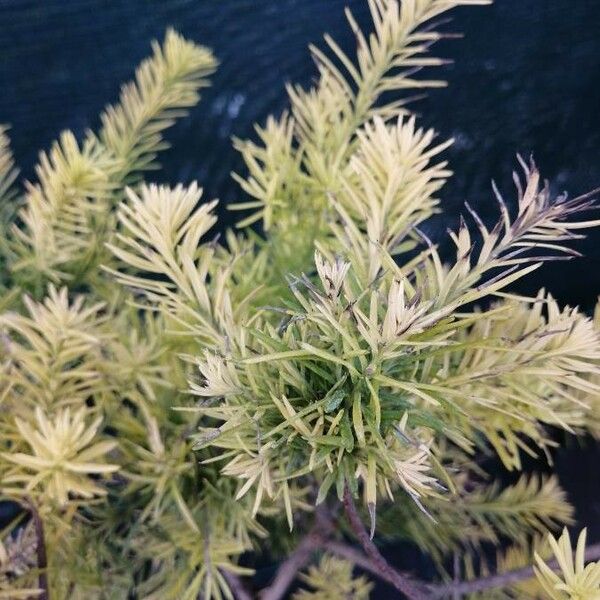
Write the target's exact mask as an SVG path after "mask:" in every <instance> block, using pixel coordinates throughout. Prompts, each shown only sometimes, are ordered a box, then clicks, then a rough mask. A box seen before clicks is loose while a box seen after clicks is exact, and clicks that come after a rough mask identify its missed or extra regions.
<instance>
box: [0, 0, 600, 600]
mask: <svg viewBox="0 0 600 600" xmlns="http://www.w3.org/2000/svg"><path fill="white" fill-rule="evenodd" d="M483 3H484V2H479V1H475V0H403V1H402V2H401V3H400V2H398V1H397V0H370V1H369V7H370V12H371V17H372V31H371V32H368V33H367V32H363V31H361V30H360V29H359V27H358V25H357V24H356V22H355V21H354V19H353V17H352V15H351V14H350V13H349V12H348V13H347V17H348V20H349V22H350V26H351V27H352V29H353V31H354V34H355V37H356V41H357V50H356V56H355V57H350V56H348V55H347V54H345V53H344V52H343V51H342V50H341V49H340V47H339V46H338V45H337V44H336V43H335V41H333V40H332V39H331V38H329V37H326V38H325V41H326V45H327V46H328V51H323V50H320V49H317V48H312V49H311V51H312V54H313V57H314V59H315V62H316V65H317V69H318V79H317V81H316V83H315V84H314V86H313V87H311V88H310V89H308V90H305V89H302V88H299V87H290V88H289V98H290V109H289V111H287V112H285V113H284V114H282V115H281V116H280V117H278V118H273V117H272V118H269V119H268V121H267V123H266V125H265V126H264V127H262V128H258V130H257V131H258V138H257V140H255V141H242V140H235V147H236V148H237V149H238V150H239V151H240V152H241V154H242V156H243V159H244V161H245V164H246V167H247V172H246V173H243V174H241V175H235V178H236V179H237V180H238V182H239V183H240V187H241V191H240V197H241V201H240V203H238V204H236V205H234V206H233V207H231V208H233V209H235V210H240V211H243V217H242V219H241V221H240V222H239V223H238V228H237V230H236V231H228V232H227V233H226V234H225V236H224V239H223V241H222V242H220V241H219V240H218V239H216V237H215V224H216V222H217V217H216V214H215V207H216V202H214V201H209V202H206V201H204V199H203V198H202V190H201V188H200V187H198V185H197V184H192V185H190V186H187V187H183V186H177V187H173V188H170V187H166V186H156V185H152V184H146V183H144V182H143V179H142V178H143V174H144V173H145V172H146V171H148V170H149V169H151V168H153V167H154V166H155V165H156V162H155V159H156V155H157V153H158V151H160V150H162V149H163V148H164V147H165V143H164V142H163V140H162V137H161V134H162V132H163V130H164V129H166V128H167V127H168V126H170V125H171V124H172V123H173V121H174V120H175V119H176V118H177V117H179V116H180V115H181V114H184V113H185V110H186V109H188V108H189V107H191V106H192V105H194V104H195V103H196V102H197V100H198V98H199V95H198V94H199V91H200V89H201V88H202V87H203V86H205V85H206V84H207V77H208V76H209V75H210V74H211V72H212V71H213V70H214V68H215V60H214V58H213V57H212V55H211V54H210V52H209V51H208V50H206V49H204V48H202V47H199V46H196V45H195V44H193V43H191V42H189V41H186V40H184V39H183V38H181V37H180V36H179V35H177V34H176V33H174V32H172V31H169V32H168V33H167V35H166V37H165V40H164V42H163V44H162V45H158V44H156V45H155V46H154V51H153V55H152V57H151V58H149V59H148V60H147V61H145V62H144V63H143V64H142V65H141V66H140V67H139V69H138V71H137V73H136V78H135V80H134V82H133V83H131V84H129V85H127V86H125V87H124V88H123V92H122V94H121V98H120V101H119V103H118V104H116V105H115V106H112V107H109V108H107V109H106V111H105V112H104V113H103V115H102V118H101V126H100V129H99V131H97V132H90V133H88V134H87V135H86V137H85V139H84V140H77V139H76V138H75V136H73V135H72V134H71V133H69V132H66V133H64V134H62V135H61V137H60V139H59V140H58V141H57V142H56V143H55V144H54V145H53V146H52V148H51V149H50V151H49V152H47V153H42V154H41V155H40V160H39V166H38V168H37V172H36V179H35V181H33V182H31V183H27V184H26V186H25V188H24V192H22V193H21V192H19V191H18V190H16V188H15V187H14V185H13V184H14V180H15V178H16V171H15V169H14V166H13V160H12V156H11V154H10V149H9V144H8V138H7V135H6V129H3V130H2V132H1V135H0V194H1V196H2V210H3V223H2V224H3V235H2V245H1V250H2V258H1V264H2V269H3V272H2V288H1V293H2V296H1V300H0V309H1V314H0V336H1V339H0V342H1V343H0V361H1V379H0V407H1V411H0V444H1V446H0V450H1V451H0V476H1V481H2V485H1V491H2V497H3V499H5V500H10V501H12V502H14V503H16V504H17V505H18V506H19V507H20V511H17V513H16V517H15V520H14V521H11V522H10V523H8V524H7V527H6V529H5V530H4V531H3V533H2V543H1V545H0V597H1V598H33V597H37V598H44V599H45V600H48V599H49V598H50V599H52V600H55V599H63V598H64V599H78V598H79V599H86V600H87V599H93V598H98V599H101V598H111V599H112V598H126V597H131V598H139V599H147V600H195V599H198V598H202V599H203V600H209V599H210V598H215V599H220V598H228V599H231V598H239V599H242V600H246V599H248V598H251V597H253V595H254V594H257V595H258V594H260V597H261V598H262V599H263V600H276V599H277V598H283V597H286V595H288V594H293V597H294V598H298V599H303V600H305V599H308V598H315V599H316V598H328V599H329V598H331V599H335V598H340V599H341V598H357V599H359V598H367V597H368V596H369V593H370V591H371V589H372V581H369V579H371V580H373V579H375V578H379V579H382V580H384V581H385V582H387V583H388V584H389V585H390V586H392V587H393V588H396V589H397V590H398V591H399V592H400V593H401V594H403V595H404V596H405V597H407V598H411V599H418V598H459V597H469V598H477V597H480V598H532V599H533V598H556V599H561V600H562V599H563V598H564V599H567V598H574V599H575V598H577V599H592V598H598V595H599V593H600V588H599V586H600V575H599V572H598V564H597V563H596V564H594V563H590V564H587V565H586V560H587V561H588V563H589V561H591V560H593V559H596V558H598V557H599V556H600V552H599V551H598V547H596V546H591V547H588V549H587V553H586V550H585V540H584V538H581V540H580V543H579V544H578V548H577V551H576V553H575V558H573V552H572V549H571V545H570V542H569V541H568V540H569V538H568V535H567V534H564V535H563V537H561V538H560V540H559V541H556V540H555V538H554V537H552V536H551V535H550V534H549V533H548V532H549V531H555V530H557V529H560V528H561V527H564V526H565V525H569V524H573V509H572V507H571V506H570V504H569V502H568V500H567V495H566V493H565V491H563V490H562V489H561V487H560V485H559V482H558V480H557V478H556V477H555V476H548V475H542V474H536V473H531V472H528V473H526V474H520V475H519V474H518V473H519V472H520V471H522V469H523V457H524V456H530V457H531V456H533V457H540V459H547V460H549V461H550V460H551V457H552V452H553V450H554V448H555V446H556V445H557V441H556V440H557V439H558V438H557V436H556V431H557V429H562V430H564V431H565V432H567V433H568V434H570V435H582V434H585V433H586V432H589V433H591V434H592V435H594V436H598V435H599V434H600V401H599V392H600V377H599V375H600V334H599V330H600V317H599V316H598V313H597V315H596V317H595V318H590V317H589V316H587V315H586V314H584V313H582V312H580V311H579V310H578V309H576V308H571V307H568V306H560V305H559V304H558V303H557V301H556V300H555V299H554V298H553V297H552V296H551V295H550V294H548V293H547V292H545V291H544V290H542V291H540V292H539V293H538V294H537V295H536V296H534V297H525V296H523V295H521V294H517V293H515V292H514V291H511V289H512V288H511V285H512V284H513V283H514V282H516V281H518V280H520V279H521V278H523V277H525V276H527V275H528V274H529V273H531V272H533V271H535V270H536V269H538V268H539V267H540V265H541V264H543V263H544V262H545V261H549V260H560V259H565V258H571V257H573V256H574V255H575V254H576V252H575V251H574V250H573V249H572V248H570V246H569V243H570V241H571V240H573V239H575V238H578V237H580V236H581V232H582V230H584V229H586V228H590V227H594V226H596V225H598V224H600V222H598V221H594V220H589V218H587V217H586V216H585V214H584V213H585V212H586V211H588V209H590V208H591V207H592V204H593V198H592V196H590V195H584V196H579V197H575V198H573V199H569V198H568V197H567V196H566V195H560V196H555V195H554V194H553V193H552V192H551V189H550V187H549V185H548V184H546V183H545V182H543V181H542V179H541V177H540V174H539V172H538V169H537V167H536V166H535V164H534V163H533V162H525V161H522V160H521V161H520V163H521V164H520V167H519V174H518V175H516V176H515V183H516V191H515V192H514V194H511V195H509V194H506V193H504V194H503V193H501V192H500V191H498V190H497V189H494V190H493V193H491V194H490V201H492V202H495V203H496V204H497V207H498V219H497V221H496V222H492V223H484V222H483V221H482V219H481V218H480V217H479V216H478V215H477V214H476V212H475V211H473V210H472V209H471V208H470V207H469V206H468V205H467V206H466V208H465V216H464V219H461V221H460V224H459V226H458V228H457V229H456V230H455V231H452V232H450V234H449V235H450V238H451V241H452V242H453V244H454V247H455V252H454V254H453V255H452V256H445V255H444V256H442V255H441V254H440V252H439V251H438V247H437V245H436V242H437V241H436V242H434V241H431V240H430V239H429V238H428V237H427V236H426V234H425V233H423V231H422V228H421V226H422V224H423V223H424V222H425V221H427V219H429V218H430V217H431V216H432V215H433V214H434V213H435V212H437V211H438V210H439V209H440V202H439V196H440V192H441V189H442V187H443V184H444V182H445V180H446V179H447V178H448V177H449V176H450V175H451V173H450V170H449V168H448V165H447V163H446V162H445V161H444V159H443V151H444V149H445V148H446V147H447V146H448V145H449V144H450V143H451V141H447V142H439V141H437V139H436V137H435V134H434V132H433V131H430V130H426V129H423V128H420V127H419V125H418V123H417V119H416V118H415V116H414V115H413V114H412V113H411V110H410V107H409V106H406V98H407V97H408V96H409V95H410V92H411V90H414V89H416V88H427V87H435V86H438V85H441V82H439V81H436V80H432V81H430V80H426V79H423V78H413V72H414V70H415V69H420V68H423V67H427V66H430V65H439V64H441V63H442V61H441V60H438V59H436V58H432V57H430V56H429V55H428V54H427V51H428V49H429V47H430V46H431V45H432V44H433V43H434V42H435V41H436V40H438V39H440V38H442V37H443V34H442V33H437V32H436V31H435V28H433V27H431V22H432V20H433V19H435V18H436V17H439V16H440V15H441V14H443V13H445V12H446V11H447V10H448V9H451V8H453V7H455V6H458V5H474V4H483ZM441 207H442V208H443V205H441ZM253 224H259V225H260V232H261V233H260V234H259V233H256V232H255V231H254V230H253V229H252V228H251V226H252V225H253ZM494 459H495V460H496V462H494ZM497 464H501V465H502V466H503V467H504V468H505V469H506V470H507V471H508V472H511V473H513V474H515V476H514V477H512V479H510V480H511V481H512V483H510V484H508V485H506V484H501V483H500V482H499V481H498V482H495V481H494V480H493V477H492V476H493V475H494V474H497V473H496V472H495V471H494V472H492V473H488V472H486V465H492V468H493V469H495V470H496V471H497V468H496V467H497ZM494 465H496V466H494ZM508 479H509V478H507V477H503V478H502V481H504V482H506V481H507V480H508ZM365 524H367V525H365ZM394 540H395V541H402V542H403V548H406V549H407V550H406V552H411V553H412V554H413V555H414V554H419V553H420V555H421V556H425V557H427V558H428V560H429V562H430V565H431V567H435V570H436V572H437V574H438V575H437V577H436V579H434V580H429V579H431V577H430V578H429V579H428V580H427V581H424V579H425V577H424V576H423V574H421V579H418V578H417V576H418V575H419V574H417V573H413V574H406V573H405V572H403V571H401V570H398V568H397V566H394V565H392V564H389V563H388V562H387V561H386V560H385V558H384V557H383V556H382V554H381V553H380V550H379V547H378V544H379V543H380V542H383V541H394ZM411 548H412V551H411V550H410V549H411ZM491 551H492V552H495V553H496V555H495V557H494V558H493V557H492V556H491ZM553 554H554V558H553ZM269 562H270V563H271V564H276V565H277V566H278V568H277V570H276V573H275V575H274V576H273V577H272V580H271V581H266V582H265V581H263V582H262V584H261V582H260V579H259V578H254V579H253V578H252V575H253V568H251V567H252V566H253V565H260V564H263V565H264V564H268V563H269ZM359 571H360V572H359ZM430 571H433V569H430ZM430 574H431V573H430ZM260 587H263V589H262V590H260V589H259V588H260ZM293 590H295V591H293ZM289 597H291V596H289Z"/></svg>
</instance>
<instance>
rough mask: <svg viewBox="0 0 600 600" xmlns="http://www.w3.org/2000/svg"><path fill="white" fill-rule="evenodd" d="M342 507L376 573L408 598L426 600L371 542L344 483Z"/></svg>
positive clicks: (411, 582) (421, 592)
mask: <svg viewBox="0 0 600 600" xmlns="http://www.w3.org/2000/svg"><path fill="white" fill-rule="evenodd" d="M344 509H345V511H346V516H347V517H348V522H349V523H350V526H351V527H352V530H353V531H354V533H355V535H356V537H357V538H358V541H359V542H360V543H361V545H362V547H363V549H364V551H365V553H366V554H367V556H368V557H369V558H370V559H371V561H372V565H373V567H374V568H375V569H377V571H378V574H379V575H380V577H382V579H385V580H386V581H389V582H390V583H391V584H392V585H393V586H394V587H395V588H396V589H397V590H398V591H399V592H402V593H403V594H404V595H405V596H406V597H407V598H408V599H409V600H427V598H428V596H426V595H425V593H424V592H423V591H421V589H420V587H417V585H415V583H414V582H413V581H411V579H410V578H409V577H408V576H406V575H404V574H402V573H399V572H398V571H396V570H395V569H394V568H393V567H392V566H391V565H390V564H389V563H388V562H387V560H385V558H384V557H383V555H382V554H381V552H379V550H378V549H377V546H376V545H375V544H374V543H373V541H372V540H371V538H370V537H369V534H368V533H367V530H366V529H365V526H364V524H363V522H362V520H361V518H360V515H359V514H358V511H357V510H356V505H355V504H354V500H353V499H352V493H351V492H350V488H349V487H348V484H347V483H346V486H345V487H344Z"/></svg>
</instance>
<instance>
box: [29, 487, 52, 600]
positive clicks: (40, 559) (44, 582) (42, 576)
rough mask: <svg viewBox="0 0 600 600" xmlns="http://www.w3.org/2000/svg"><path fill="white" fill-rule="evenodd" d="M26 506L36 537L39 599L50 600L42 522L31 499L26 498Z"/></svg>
mask: <svg viewBox="0 0 600 600" xmlns="http://www.w3.org/2000/svg"><path fill="white" fill-rule="evenodd" d="M27 507H28V509H29V512H30V513H31V519H32V521H33V527H34V529H35V536H36V538H37V544H36V547H37V568H38V570H39V575H38V586H39V588H40V589H41V590H42V591H41V593H40V594H39V596H37V598H39V600H50V593H49V591H48V574H47V573H46V569H47V567H48V559H47V557H46V538H45V536H44V523H43V522H42V519H41V518H40V513H38V511H37V509H36V507H35V505H34V503H33V501H32V500H31V499H29V498H27Z"/></svg>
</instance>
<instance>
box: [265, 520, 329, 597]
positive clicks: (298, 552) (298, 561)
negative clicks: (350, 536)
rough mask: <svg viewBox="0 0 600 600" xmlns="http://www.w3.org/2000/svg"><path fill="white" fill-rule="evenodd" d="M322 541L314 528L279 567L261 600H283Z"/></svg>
mask: <svg viewBox="0 0 600 600" xmlns="http://www.w3.org/2000/svg"><path fill="white" fill-rule="evenodd" d="M322 541H323V538H322V536H321V534H320V533H319V531H318V528H317V527H314V528H313V529H312V531H310V533H308V535H307V536H306V537H305V538H303V539H302V541H301V542H300V543H299V544H298V546H297V547H296V549H295V550H294V551H293V552H292V553H291V554H290V556H289V557H288V558H287V560H286V561H284V562H283V563H282V565H281V566H280V567H279V569H278V570H277V574H276V575H275V579H274V580H273V583H271V585H270V586H269V587H268V588H265V589H264V590H263V591H262V592H261V594H260V598H261V600H279V599H280V598H283V597H284V595H285V593H286V592H287V590H288V588H289V587H290V585H291V584H292V582H293V581H294V579H295V578H296V575H297V573H298V571H300V570H301V569H302V568H303V567H304V566H305V565H306V564H307V563H308V562H309V561H310V558H311V555H312V553H313V551H314V550H316V549H317V548H319V546H320V545H321V543H322Z"/></svg>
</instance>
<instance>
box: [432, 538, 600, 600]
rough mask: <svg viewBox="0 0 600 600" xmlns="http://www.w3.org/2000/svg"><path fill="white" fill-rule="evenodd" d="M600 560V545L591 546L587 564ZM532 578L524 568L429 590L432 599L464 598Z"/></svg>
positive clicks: (555, 565)
mask: <svg viewBox="0 0 600 600" xmlns="http://www.w3.org/2000/svg"><path fill="white" fill-rule="evenodd" d="M599 559H600V544H595V545H593V546H589V547H588V548H587V550H586V552H585V560H586V562H589V561H595V560H599ZM546 564H547V565H548V566H549V567H550V568H551V569H552V570H553V571H558V570H559V569H560V565H559V564H558V561H557V560H556V559H554V560H551V561H548V562H547V563H546ZM532 577H535V572H534V570H533V567H524V568H523V569H516V570H514V571H508V572H506V573H498V574H496V575H490V576H489V577H482V578H481V579H474V580H473V581H461V582H459V583H449V584H447V585H430V586H428V588H429V590H430V592H431V598H432V599H434V598H444V597H446V596H451V595H453V594H454V595H456V596H464V595H467V594H474V593H476V592H483V591H485V590H490V589H493V588H502V587H506V586H508V585H511V584H514V583H519V582H520V581H527V580H528V579H531V578H532Z"/></svg>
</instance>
